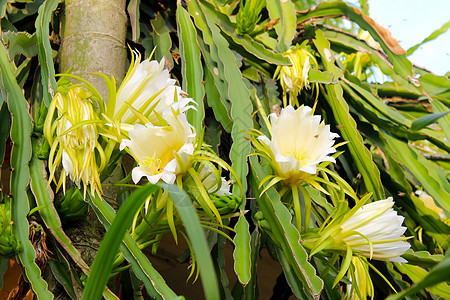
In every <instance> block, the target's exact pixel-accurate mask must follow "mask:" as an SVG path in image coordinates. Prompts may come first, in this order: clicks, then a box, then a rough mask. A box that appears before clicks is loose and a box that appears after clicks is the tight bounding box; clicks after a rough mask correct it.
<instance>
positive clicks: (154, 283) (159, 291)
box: [90, 197, 177, 299]
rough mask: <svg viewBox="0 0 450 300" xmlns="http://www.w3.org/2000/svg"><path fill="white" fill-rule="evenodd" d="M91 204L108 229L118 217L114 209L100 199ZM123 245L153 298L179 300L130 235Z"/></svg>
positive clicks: (127, 234)
mask: <svg viewBox="0 0 450 300" xmlns="http://www.w3.org/2000/svg"><path fill="white" fill-rule="evenodd" d="M90 204H91V206H92V207H93V208H94V210H95V212H96V214H97V216H98V217H99V220H100V221H101V222H102V224H103V226H105V228H107V229H108V228H109V227H110V224H111V223H112V221H113V220H114V218H115V217H116V214H115V211H114V209H113V208H112V207H111V206H110V205H109V204H108V203H107V202H106V201H104V200H103V199H101V198H99V197H92V198H90ZM123 244H124V245H121V246H120V250H121V251H122V253H123V255H124V257H125V258H126V259H127V260H128V261H129V262H130V264H131V267H132V268H133V272H134V273H135V274H136V276H137V277H138V278H139V279H140V280H142V282H143V283H144V286H145V288H146V289H147V291H148V292H149V293H150V294H151V295H152V297H155V298H157V299H160V298H161V296H162V297H163V298H165V299H177V295H176V294H175V293H174V292H173V291H172V290H171V289H170V288H169V287H168V286H167V284H166V282H165V281H164V278H163V277H162V276H161V275H160V274H159V273H158V272H157V271H156V270H155V268H154V267H153V266H152V264H151V263H150V261H149V260H148V258H147V257H146V256H145V254H144V253H142V251H141V249H140V248H139V246H138V245H137V244H136V242H135V241H134V240H133V238H132V237H131V236H130V234H129V233H126V234H125V236H124V238H123ZM153 292H154V293H153ZM160 295H161V296H160Z"/></svg>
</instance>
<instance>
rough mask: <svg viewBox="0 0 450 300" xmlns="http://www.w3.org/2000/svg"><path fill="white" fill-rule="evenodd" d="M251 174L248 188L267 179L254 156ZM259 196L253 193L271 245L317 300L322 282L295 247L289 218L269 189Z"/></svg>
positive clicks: (296, 239)
mask: <svg viewBox="0 0 450 300" xmlns="http://www.w3.org/2000/svg"><path fill="white" fill-rule="evenodd" d="M250 164H251V166H252V170H253V172H252V173H253V176H252V185H253V187H257V186H258V185H259V183H260V182H261V180H262V179H263V178H264V177H266V176H267V174H265V172H264V170H263V169H262V167H261V165H260V163H259V162H258V160H257V158H256V157H255V156H252V157H250ZM259 195H260V191H257V190H255V196H256V201H257V202H258V205H259V207H260V209H261V211H262V212H263V214H264V218H265V219H266V220H267V221H268V222H269V225H270V229H271V230H272V232H273V238H274V239H276V240H275V241H274V242H275V243H279V244H280V245H281V248H282V250H283V253H284V255H285V257H286V259H287V261H288V264H287V266H289V268H290V269H292V272H293V273H295V276H296V277H297V278H298V279H299V280H300V281H301V282H302V283H303V285H304V286H305V288H306V289H307V290H308V291H309V292H310V293H311V294H312V295H313V297H315V298H318V297H319V295H320V293H321V291H322V289H323V281H322V280H321V279H320V278H319V277H318V276H317V274H316V270H315V269H314V267H313V266H312V265H311V264H310V263H309V261H308V255H307V253H306V251H305V249H304V248H303V246H302V245H301V244H300V243H299V240H300V234H299V232H298V230H297V228H296V227H295V226H294V225H293V224H292V222H291V221H292V216H291V214H290V213H289V211H288V209H287V208H286V207H285V206H284V205H283V203H281V201H280V195H279V194H278V193H277V191H276V190H275V189H274V188H273V187H272V188H270V189H268V190H267V192H266V193H264V194H263V195H261V196H259Z"/></svg>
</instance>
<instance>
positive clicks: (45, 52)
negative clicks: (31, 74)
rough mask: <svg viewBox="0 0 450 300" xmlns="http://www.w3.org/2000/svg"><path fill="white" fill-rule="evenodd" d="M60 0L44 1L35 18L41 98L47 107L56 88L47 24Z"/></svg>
mask: <svg viewBox="0 0 450 300" xmlns="http://www.w3.org/2000/svg"><path fill="white" fill-rule="evenodd" d="M60 2H61V0H46V1H45V2H44V3H43V4H42V5H41V7H39V14H38V17H37V18H36V23H35V26H36V41H37V45H38V57H39V63H40V65H41V74H42V76H41V78H42V85H43V87H44V90H43V96H44V103H45V105H47V106H49V105H50V101H51V100H52V97H53V92H54V91H56V89H57V88H58V86H57V84H56V79H55V67H54V66H53V58H52V47H51V46H50V40H49V38H48V37H49V28H48V27H49V24H50V20H51V18H52V13H53V11H54V10H55V9H56V8H57V7H58V4H59V3H60Z"/></svg>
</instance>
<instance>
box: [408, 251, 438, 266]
mask: <svg viewBox="0 0 450 300" xmlns="http://www.w3.org/2000/svg"><path fill="white" fill-rule="evenodd" d="M402 257H403V258H404V259H406V260H407V261H408V264H410V265H416V266H421V267H425V268H432V267H434V266H435V265H437V264H438V263H440V262H441V261H442V260H443V259H444V256H443V255H442V254H430V252H428V251H413V250H412V249H409V250H408V251H406V253H405V254H403V255H402Z"/></svg>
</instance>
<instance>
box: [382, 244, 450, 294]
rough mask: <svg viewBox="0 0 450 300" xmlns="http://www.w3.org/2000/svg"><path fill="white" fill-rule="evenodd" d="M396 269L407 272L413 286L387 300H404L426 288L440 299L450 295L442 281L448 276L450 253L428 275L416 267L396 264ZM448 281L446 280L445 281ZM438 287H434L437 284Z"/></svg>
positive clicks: (446, 285) (449, 272)
mask: <svg viewBox="0 0 450 300" xmlns="http://www.w3.org/2000/svg"><path fill="white" fill-rule="evenodd" d="M396 267H397V268H398V269H400V271H402V272H405V273H406V272H407V274H408V276H410V277H414V278H412V280H413V282H414V285H413V286H412V287H410V288H409V289H406V290H403V291H402V292H400V293H398V294H397V295H392V296H390V297H389V298H388V299H389V300H394V299H404V298H405V297H407V296H409V295H414V294H415V293H417V292H419V291H420V290H422V289H425V288H428V289H429V290H430V292H432V293H436V294H438V295H439V296H441V297H447V296H448V295H449V293H450V286H449V285H448V284H446V283H445V282H443V281H446V279H448V274H450V251H448V250H447V253H446V255H445V257H444V260H443V261H441V262H440V263H439V264H438V265H437V266H436V267H434V268H433V269H432V270H431V271H430V272H428V274H426V273H427V272H426V271H425V270H423V269H422V268H420V267H417V266H409V265H407V264H405V265H399V264H398V263H396ZM447 281H448V280H447ZM439 283H441V284H440V285H436V284H439Z"/></svg>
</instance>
